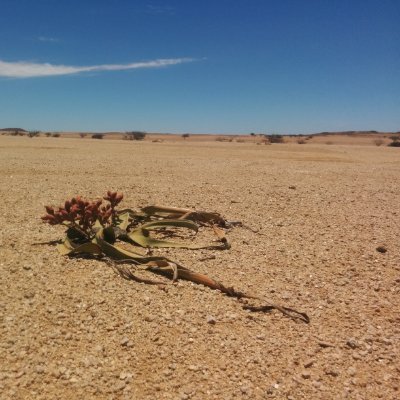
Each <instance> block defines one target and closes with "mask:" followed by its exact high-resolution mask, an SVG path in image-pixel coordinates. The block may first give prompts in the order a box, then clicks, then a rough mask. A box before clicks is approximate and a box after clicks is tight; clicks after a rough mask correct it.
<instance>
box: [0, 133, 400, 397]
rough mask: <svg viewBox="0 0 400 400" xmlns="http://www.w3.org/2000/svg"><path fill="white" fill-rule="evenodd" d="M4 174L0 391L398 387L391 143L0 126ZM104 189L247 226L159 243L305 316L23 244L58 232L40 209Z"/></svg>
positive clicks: (386, 390) (164, 393)
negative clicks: (227, 245)
mask: <svg viewBox="0 0 400 400" xmlns="http://www.w3.org/2000/svg"><path fill="white" fill-rule="evenodd" d="M0 180H1V187H2V190H1V213H0V224H1V228H2V229H1V231H0V252H1V260H0V267H1V274H0V316H1V320H0V321H1V325H0V360H1V362H0V392H1V393H2V394H1V396H0V397H1V398H2V399H72V398H85V399H91V398H93V399H232V398H240V399H269V398H276V399H291V400H294V399H347V398H348V399H377V398H383V399H396V398H399V396H400V391H399V381H400V380H399V377H400V367H399V365H400V362H399V343H400V315H399V306H398V304H399V302H400V250H399V236H400V150H399V149H397V148H389V147H383V146H382V147H376V146H364V145H362V146H361V145H360V146H359V145H357V144H354V145H352V146H348V145H331V146H327V145H325V144H312V143H307V144H306V145H298V144H283V145H279V144H277V145H270V146H256V145H254V143H219V142H215V141H213V142H198V143H194V142H191V141H190V138H189V139H188V140H186V141H184V140H181V141H177V142H175V143H172V142H171V143H170V142H163V143H152V142H151V141H145V142H127V141H118V140H113V141H110V140H103V141H100V140H98V141H96V140H91V139H65V138H60V139H55V138H42V137H40V138H34V139H29V138H24V137H9V136H1V137H0ZM107 189H114V190H119V191H122V192H123V193H124V194H125V200H124V203H123V204H124V205H125V206H127V207H128V206H130V207H138V206H144V205H149V204H162V205H172V206H181V207H195V208H198V209H205V210H210V211H217V212H220V213H221V214H222V215H224V216H225V217H226V218H227V219H228V220H240V221H242V222H243V223H245V224H246V225H249V226H250V227H252V228H253V229H254V230H258V233H253V232H251V231H250V230H247V229H244V228H240V227H237V228H235V229H234V230H232V231H229V232H228V237H229V240H230V241H231V243H232V249H231V250H229V251H221V252H216V251H209V250H197V251H191V250H174V251H172V250H171V251H170V252H169V253H170V256H171V258H172V257H173V258H174V259H176V260H178V261H180V262H181V263H183V264H184V265H187V266H188V267H190V268H192V269H195V270H197V271H199V272H204V273H207V274H209V275H210V276H212V277H215V278H216V279H218V280H220V281H222V282H224V283H226V284H228V285H229V284H231V285H233V286H234V287H235V288H237V289H239V290H244V291H248V292H252V293H255V294H258V295H260V296H265V297H268V298H270V299H272V300H274V301H276V302H277V303H283V304H285V305H288V306H291V307H294V308H296V309H298V310H301V311H305V312H307V313H308V315H309V316H310V318H311V323H310V324H309V325H306V324H302V323H295V322H293V321H291V320H289V319H287V318H285V317H283V316H282V315H281V314H280V313H278V312H272V313H270V314H254V313H250V312H248V311H245V310H243V309H242V308H241V306H240V304H239V303H238V302H237V301H234V300H232V299H230V298H228V297H226V296H223V295H222V294H221V293H218V292H215V291H212V290H209V289H207V288H203V287H198V286H195V285H193V284H191V283H188V282H183V281H180V282H179V283H178V284H176V285H173V284H169V285H168V286H167V289H166V290H160V289H159V288H158V287H155V286H148V285H143V284H137V283H133V282H129V281H126V280H123V279H121V278H120V277H119V276H117V275H115V274H114V273H113V271H112V270H111V269H110V268H109V267H108V266H107V265H105V264H103V263H101V262H99V261H94V260H77V259H73V260H69V259H68V258H65V257H62V256H60V255H59V254H58V253H57V251H56V249H55V248H54V247H52V246H49V245H41V246H37V245H36V246H35V245H33V244H34V243H37V242H43V241H49V240H54V239H59V238H61V237H62V236H63V231H62V229H60V227H52V226H49V225H44V224H42V223H41V221H40V219H39V217H40V216H41V215H42V214H43V210H44V209H43V205H45V204H54V205H57V204H60V203H61V202H63V201H64V200H65V199H66V198H69V197H71V196H73V195H76V194H81V195H83V196H85V197H90V198H94V197H96V196H99V195H102V194H103V193H104V192H105V191H106V190H107ZM378 246H383V247H384V248H385V249H386V250H387V251H386V252H385V253H380V252H378V251H377V250H376V249H377V247H378ZM210 255H215V259H209V260H207V261H203V262H202V261H200V259H202V258H204V257H208V256H210Z"/></svg>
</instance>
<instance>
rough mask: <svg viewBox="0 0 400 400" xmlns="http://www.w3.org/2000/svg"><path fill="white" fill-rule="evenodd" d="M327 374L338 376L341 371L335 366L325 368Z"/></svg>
mask: <svg viewBox="0 0 400 400" xmlns="http://www.w3.org/2000/svg"><path fill="white" fill-rule="evenodd" d="M325 374H326V375H330V376H333V377H337V376H339V371H338V370H336V369H334V368H328V369H326V370H325Z"/></svg>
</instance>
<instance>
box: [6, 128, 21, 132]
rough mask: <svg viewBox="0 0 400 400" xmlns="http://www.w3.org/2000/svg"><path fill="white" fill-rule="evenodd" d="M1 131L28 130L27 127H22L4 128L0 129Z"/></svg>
mask: <svg viewBox="0 0 400 400" xmlns="http://www.w3.org/2000/svg"><path fill="white" fill-rule="evenodd" d="M0 131H1V132H8V131H13V132H27V131H26V130H25V129H22V128H2V129H0Z"/></svg>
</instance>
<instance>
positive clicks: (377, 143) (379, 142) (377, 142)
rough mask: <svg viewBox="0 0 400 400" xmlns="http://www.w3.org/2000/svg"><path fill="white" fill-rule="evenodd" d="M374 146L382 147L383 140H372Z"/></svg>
mask: <svg viewBox="0 0 400 400" xmlns="http://www.w3.org/2000/svg"><path fill="white" fill-rule="evenodd" d="M374 144H375V146H382V145H383V139H375V140H374Z"/></svg>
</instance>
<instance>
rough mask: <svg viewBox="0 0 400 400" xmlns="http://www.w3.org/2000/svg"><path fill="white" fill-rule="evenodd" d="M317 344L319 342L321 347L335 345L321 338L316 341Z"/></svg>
mask: <svg viewBox="0 0 400 400" xmlns="http://www.w3.org/2000/svg"><path fill="white" fill-rule="evenodd" d="M318 344H319V345H320V346H321V347H323V348H327V347H335V345H334V344H333V343H329V342H325V341H322V340H320V341H319V342H318Z"/></svg>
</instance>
